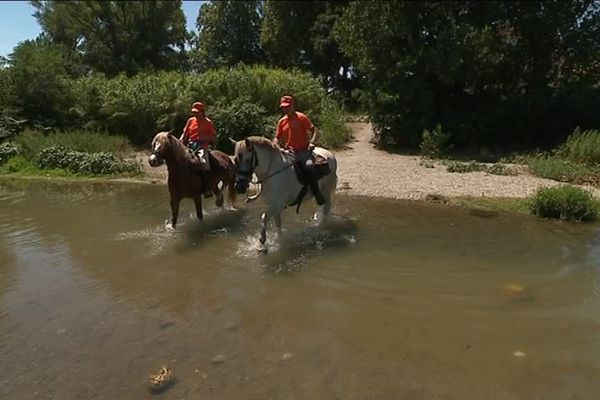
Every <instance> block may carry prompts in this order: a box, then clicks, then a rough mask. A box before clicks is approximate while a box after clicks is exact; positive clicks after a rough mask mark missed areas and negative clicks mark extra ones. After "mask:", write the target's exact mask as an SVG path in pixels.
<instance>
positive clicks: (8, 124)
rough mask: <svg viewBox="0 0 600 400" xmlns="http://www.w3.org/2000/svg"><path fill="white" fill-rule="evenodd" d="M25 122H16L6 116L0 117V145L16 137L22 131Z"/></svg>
mask: <svg viewBox="0 0 600 400" xmlns="http://www.w3.org/2000/svg"><path fill="white" fill-rule="evenodd" d="M25 122H26V121H23V120H22V121H17V120H16V119H14V118H12V117H10V116H8V115H6V114H4V115H0V143H2V142H4V141H7V140H9V139H12V138H14V137H15V136H17V135H18V134H19V133H20V132H21V131H22V129H23V124H24V123H25Z"/></svg>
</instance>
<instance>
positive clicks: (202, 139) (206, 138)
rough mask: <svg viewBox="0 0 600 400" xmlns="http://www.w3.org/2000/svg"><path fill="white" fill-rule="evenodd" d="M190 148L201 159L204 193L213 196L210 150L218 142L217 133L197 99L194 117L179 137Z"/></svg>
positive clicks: (189, 120) (193, 107)
mask: <svg viewBox="0 0 600 400" xmlns="http://www.w3.org/2000/svg"><path fill="white" fill-rule="evenodd" d="M179 140H181V141H182V142H183V144H184V145H186V146H187V147H188V148H190V149H191V150H192V151H193V152H194V153H195V154H196V155H198V160H199V161H200V163H199V166H200V172H201V174H202V181H203V182H206V184H205V185H204V195H205V196H206V197H210V196H211V194H212V193H211V189H210V185H209V184H208V182H210V163H209V158H208V157H209V151H210V149H211V148H212V147H214V145H215V144H216V143H217V133H216V132H215V126H214V124H213V122H212V121H211V120H210V119H208V118H207V117H206V115H205V114H204V104H203V103H201V102H199V101H197V102H195V103H194V104H192V117H190V118H189V119H188V120H187V122H186V124H185V128H183V133H182V134H181V137H180V138H179Z"/></svg>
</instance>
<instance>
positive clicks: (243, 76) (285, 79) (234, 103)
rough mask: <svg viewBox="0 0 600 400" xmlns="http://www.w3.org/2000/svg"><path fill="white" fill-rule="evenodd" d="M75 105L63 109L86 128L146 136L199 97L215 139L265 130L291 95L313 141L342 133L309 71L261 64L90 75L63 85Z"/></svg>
mask: <svg viewBox="0 0 600 400" xmlns="http://www.w3.org/2000/svg"><path fill="white" fill-rule="evenodd" d="M71 90H72V92H73V93H74V94H73V97H74V98H77V99H78V101H77V104H76V105H75V106H73V107H72V108H71V116H72V118H75V119H76V120H77V121H79V122H78V123H79V124H80V125H81V126H84V127H86V128H100V129H106V130H108V131H109V132H111V133H118V134H122V135H126V136H127V137H128V138H129V139H131V140H132V141H133V142H134V143H138V144H143V143H148V142H149V141H150V140H151V138H152V137H153V135H154V134H155V133H156V132H157V131H158V130H169V129H174V130H175V132H176V133H177V134H179V133H180V132H181V131H182V129H183V126H184V125H185V121H186V119H187V118H188V117H189V108H190V105H191V104H192V103H193V102H194V101H202V102H204V103H205V105H206V107H207V111H206V113H207V116H208V117H209V118H211V119H212V120H213V121H214V123H215V128H216V130H217V134H218V135H219V145H222V146H228V139H229V138H233V139H241V138H243V137H245V136H248V135H265V136H272V135H273V133H274V130H275V123H276V122H277V120H278V119H279V118H280V117H281V116H282V114H281V111H280V110H279V108H278V106H279V98H280V97H281V96H282V95H284V94H291V95H293V96H294V97H295V98H296V100H297V103H298V109H299V110H300V111H302V112H305V113H306V114H307V115H309V117H310V118H311V119H312V120H313V122H314V123H315V125H316V126H317V128H318V129H319V131H320V133H321V143H322V144H323V145H325V146H327V147H336V146H339V145H341V144H342V143H344V142H345V141H346V140H347V139H348V130H347V129H346V127H345V125H344V121H343V116H342V112H341V109H340V108H339V106H337V105H336V104H335V103H334V102H333V100H331V99H330V98H329V97H328V96H327V93H326V92H325V90H324V89H323V88H322V87H321V86H320V84H319V82H318V81H317V80H316V79H314V78H312V77H311V76H310V75H309V74H306V73H303V72H299V71H284V70H279V69H269V68H265V67H260V66H255V67H246V66H240V67H236V68H222V69H217V70H211V71H207V72H205V73H203V74H199V75H198V74H181V73H177V72H160V73H152V74H150V73H144V74H138V75H136V76H133V77H129V78H128V77H125V76H119V77H116V78H112V79H108V78H105V77H103V76H102V75H92V76H88V77H86V78H82V79H79V80H77V81H75V82H73V84H72V85H71Z"/></svg>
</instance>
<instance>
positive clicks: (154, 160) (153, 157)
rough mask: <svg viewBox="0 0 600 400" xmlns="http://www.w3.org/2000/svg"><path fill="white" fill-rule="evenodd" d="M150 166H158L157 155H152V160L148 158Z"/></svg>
mask: <svg viewBox="0 0 600 400" xmlns="http://www.w3.org/2000/svg"><path fill="white" fill-rule="evenodd" d="M148 164H150V165H154V164H156V154H152V155H151V156H150V158H148Z"/></svg>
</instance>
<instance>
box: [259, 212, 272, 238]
mask: <svg viewBox="0 0 600 400" xmlns="http://www.w3.org/2000/svg"><path fill="white" fill-rule="evenodd" d="M269 218H271V216H270V215H269V213H267V212H264V213H262V214H261V215H260V221H261V223H262V224H261V228H260V244H261V246H264V245H265V243H266V242H267V224H268V223H269Z"/></svg>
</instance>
